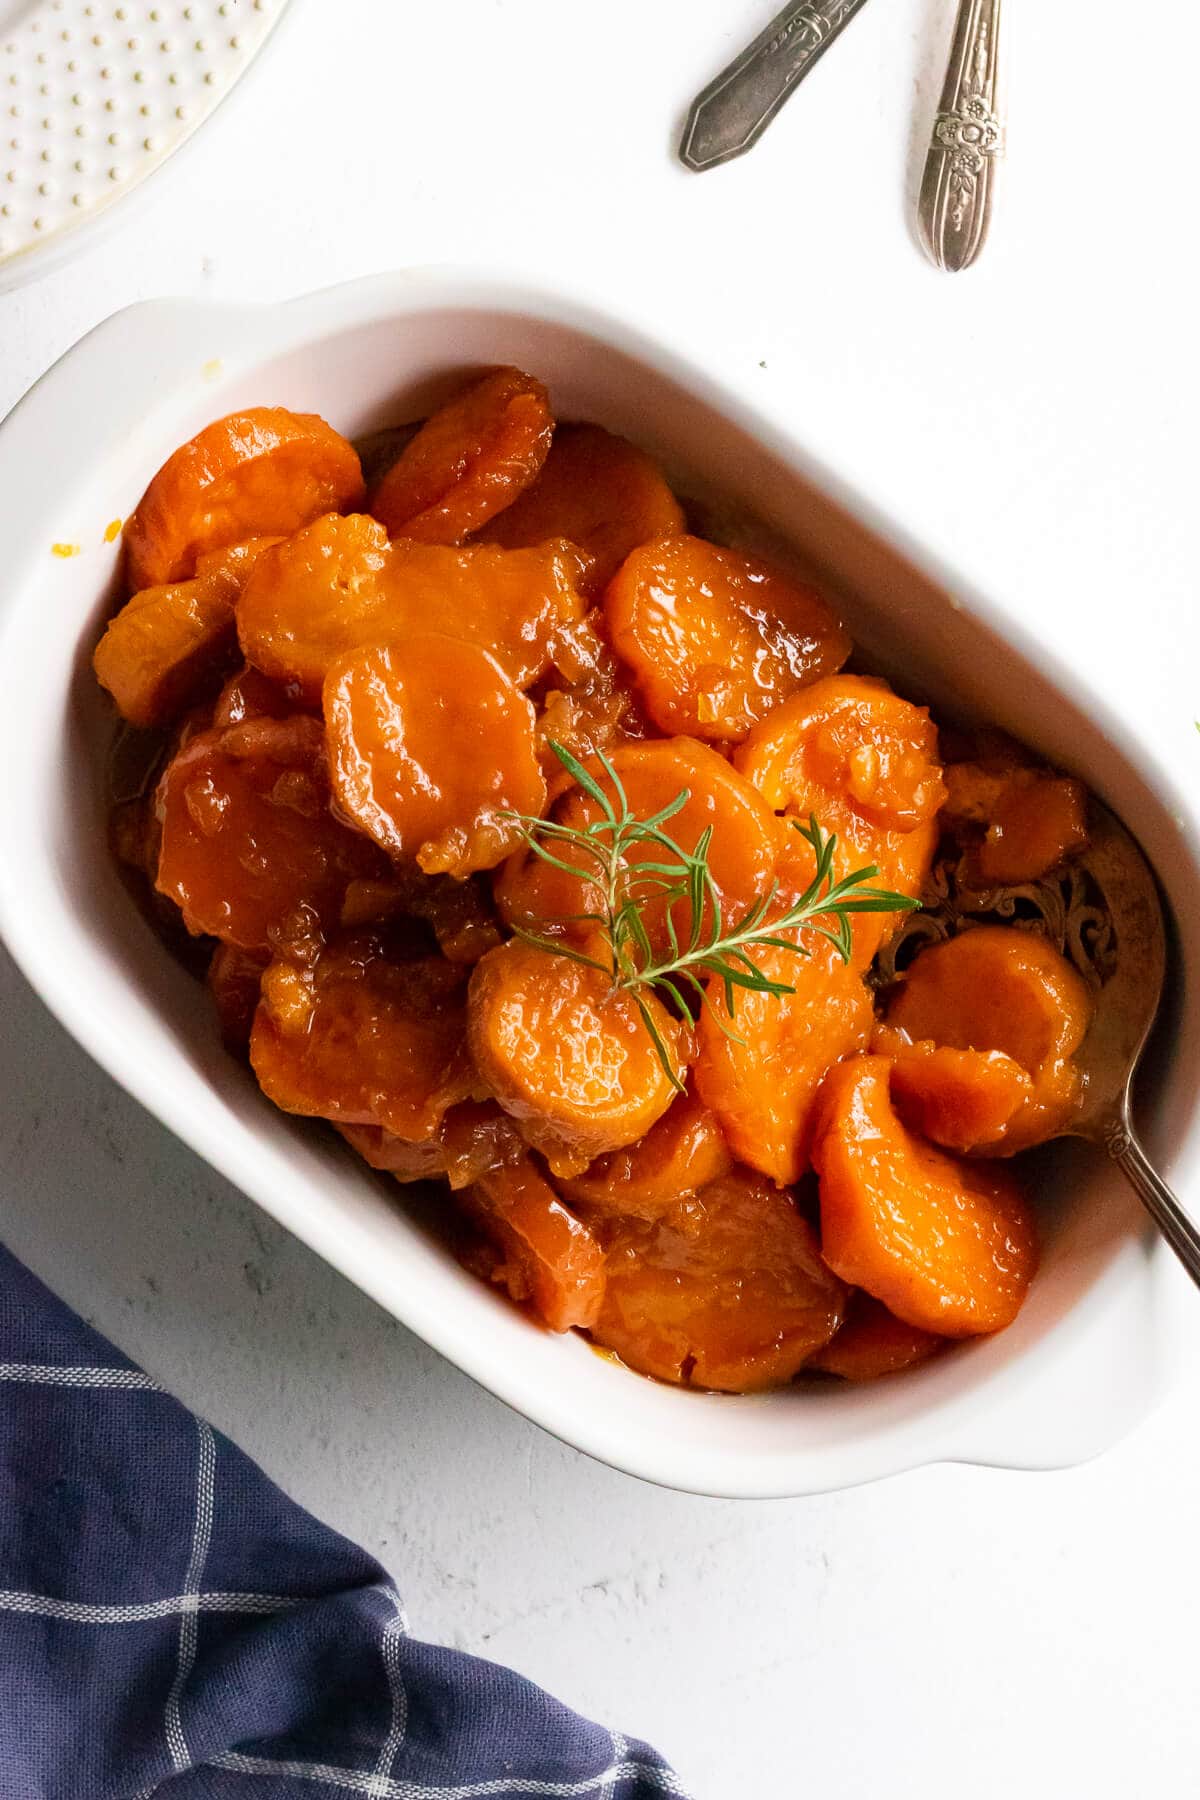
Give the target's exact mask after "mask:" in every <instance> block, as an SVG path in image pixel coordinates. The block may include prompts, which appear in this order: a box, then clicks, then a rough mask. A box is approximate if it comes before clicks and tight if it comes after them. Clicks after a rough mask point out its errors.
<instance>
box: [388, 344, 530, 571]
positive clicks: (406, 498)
mask: <svg viewBox="0 0 1200 1800" xmlns="http://www.w3.org/2000/svg"><path fill="white" fill-rule="evenodd" d="M553 430H554V420H553V418H552V417H551V413H550V401H549V396H548V395H547V393H546V390H545V388H544V387H543V386H542V384H541V382H540V381H535V380H534V379H533V377H532V376H531V375H523V374H522V373H521V371H520V369H511V368H504V369H493V370H492V371H491V373H490V374H488V375H485V376H484V377H483V379H482V380H481V381H476V382H473V383H472V384H471V386H469V387H467V388H465V389H464V390H463V391H462V392H461V393H459V394H457V395H456V396H455V398H454V399H453V400H451V401H449V403H448V404H447V405H445V406H442V407H439V408H438V410H437V411H436V412H435V413H432V414H431V415H430V417H429V418H428V419H427V420H426V421H425V423H424V425H422V427H421V429H420V430H419V431H418V432H417V433H416V435H415V437H413V438H412V439H411V440H410V442H409V443H408V444H406V445H405V447H404V449H403V450H402V451H401V452H400V454H399V456H398V457H397V458H396V460H395V462H393V464H392V465H391V467H390V468H389V469H388V470H387V472H386V473H385V474H384V475H383V477H382V478H381V480H380V481H379V482H378V484H377V485H376V487H375V489H374V491H373V493H372V495H371V500H370V510H371V512H372V513H373V514H374V515H375V517H376V518H377V519H379V520H381V521H382V523H383V524H384V525H386V526H387V529H388V531H389V532H390V534H391V535H392V536H393V537H407V538H419V539H421V540H422V541H423V542H425V543H430V544H461V542H462V540H463V539H464V538H465V537H469V536H470V534H471V532H473V531H478V530H479V527H480V526H481V525H484V524H486V523H487V521H488V520H489V519H490V518H492V517H493V515H494V514H495V513H498V512H500V511H501V510H502V508H504V507H506V506H510V505H511V504H512V502H513V501H514V500H515V499H516V497H517V495H518V494H520V493H522V492H523V491H524V489H526V488H527V487H528V486H529V484H530V482H531V481H532V480H533V479H534V477H535V476H536V475H537V473H538V470H539V469H540V468H541V466H542V464H543V463H544V462H545V460H546V453H547V452H548V450H549V448H550V438H551V434H552V433H553Z"/></svg>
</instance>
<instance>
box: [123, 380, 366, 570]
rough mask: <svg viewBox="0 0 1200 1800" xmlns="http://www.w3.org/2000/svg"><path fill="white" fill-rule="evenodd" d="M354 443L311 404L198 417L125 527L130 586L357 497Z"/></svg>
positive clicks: (346, 505)
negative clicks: (200, 421) (209, 419)
mask: <svg viewBox="0 0 1200 1800" xmlns="http://www.w3.org/2000/svg"><path fill="white" fill-rule="evenodd" d="M362 491H363V488H362V470H361V468H360V467H359V461H358V456H357V453H356V452H355V449H354V446H353V445H352V444H349V443H347V441H346V439H345V438H344V437H342V436H340V434H339V433H338V432H336V431H335V430H334V429H333V427H332V425H327V424H326V423H325V421H324V419H321V418H318V417H317V415H316V414H315V413H294V412H288V411H287V410H286V409H285V408H283V407H281V406H257V407H252V408H250V410H249V411H247V412H241V413H230V414H229V416H228V417H227V418H224V419H218V420H216V422H215V423H214V424H212V425H206V426H205V428H204V430H203V431H201V432H198V433H197V435H196V436H195V437H194V438H192V439H191V440H190V442H188V443H186V444H184V445H182V447H181V448H180V449H178V450H176V452H175V454H174V455H173V456H170V457H168V458H167V461H166V462H165V463H164V464H163V466H162V468H161V469H160V470H159V471H158V474H157V475H156V476H155V477H154V479H153V481H152V482H151V483H150V485H149V487H148V488H147V489H146V492H145V493H144V494H143V495H142V498H141V500H140V501H139V502H138V506H137V510H136V511H135V512H134V514H133V516H132V518H131V519H130V520H129V522H128V524H127V525H126V527H125V555H126V566H127V570H128V578H129V585H130V588H131V589H133V590H134V591H135V592H136V591H137V590H138V589H141V588H148V587H158V586H161V585H162V584H163V583H164V582H176V581H186V580H187V579H188V578H189V577H190V576H191V575H193V574H194V573H195V572H196V565H197V559H198V558H199V557H201V556H203V555H204V553H205V552H206V551H209V550H220V549H222V548H224V547H225V546H226V545H229V544H236V543H239V542H241V540H243V539H245V538H253V537H264V536H272V535H277V536H280V537H286V536H287V535H288V534H289V533H290V532H293V531H296V530H298V529H299V527H300V526H302V525H307V524H308V522H309V520H310V519H315V518H317V517H319V516H320V514H321V513H327V512H343V511H347V510H349V509H350V508H352V507H354V506H356V505H357V504H358V503H359V501H360V500H361V499H362Z"/></svg>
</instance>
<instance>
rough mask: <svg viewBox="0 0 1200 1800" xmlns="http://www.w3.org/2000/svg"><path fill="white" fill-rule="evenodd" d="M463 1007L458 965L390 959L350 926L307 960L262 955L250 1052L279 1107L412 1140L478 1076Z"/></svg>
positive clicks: (380, 941)
mask: <svg viewBox="0 0 1200 1800" xmlns="http://www.w3.org/2000/svg"><path fill="white" fill-rule="evenodd" d="M464 1009H465V983H464V979H463V971H462V970H461V969H456V968H454V967H453V966H452V965H451V964H450V963H447V962H443V961H442V959H441V958H440V957H421V958H417V959H415V960H412V961H407V962H404V961H395V960H394V959H393V957H392V956H391V955H390V954H389V946H388V943H387V939H386V937H385V936H384V935H383V934H381V933H378V932H361V933H351V934H349V935H348V936H347V937H345V938H342V939H339V940H337V941H336V942H335V943H333V944H331V945H329V946H328V947H327V948H325V949H323V950H321V951H320V953H319V954H318V955H317V956H316V957H315V959H313V960H311V961H299V960H296V959H294V958H292V957H277V958H276V959H275V961H274V962H272V963H271V965H270V967H269V968H268V969H267V971H266V973H265V974H264V975H263V979H262V999H261V1000H260V1002H259V1005H258V1010H257V1012H256V1013H255V1016H254V1029H253V1031H252V1033H251V1036H250V1061H251V1064H252V1066H253V1068H254V1072H255V1074H256V1075H257V1076H258V1080H259V1085H260V1087H261V1088H262V1090H263V1092H264V1093H265V1094H266V1095H267V1097H268V1099H270V1100H273V1101H274V1102H275V1104H276V1106H279V1107H282V1108H283V1110H284V1112H291V1113H302V1114H304V1115H306V1116H307V1117H310V1118H319V1119H332V1120H333V1121H334V1122H335V1123H336V1124H339V1125H378V1126H381V1127H382V1128H383V1129H384V1130H385V1131H390V1132H392V1133H394V1134H395V1136H397V1137H401V1138H407V1139H410V1140H411V1141H413V1142H414V1143H421V1142H424V1141H426V1140H428V1139H429V1138H432V1137H433V1136H434V1134H435V1133H436V1132H437V1129H438V1127H439V1125H440V1124H441V1122H442V1119H443V1117H444V1115H445V1113H446V1111H447V1109H448V1108H449V1107H451V1106H454V1105H455V1104H456V1103H457V1102H458V1101H460V1100H465V1099H467V1098H469V1097H470V1096H471V1094H472V1091H473V1089H474V1088H475V1086H476V1078H475V1075H474V1071H473V1070H472V1069H471V1066H470V1062H469V1059H468V1057H467V1054H466V1045H465V1041H464V1030H465V1023H466V1020H465V1010H464Z"/></svg>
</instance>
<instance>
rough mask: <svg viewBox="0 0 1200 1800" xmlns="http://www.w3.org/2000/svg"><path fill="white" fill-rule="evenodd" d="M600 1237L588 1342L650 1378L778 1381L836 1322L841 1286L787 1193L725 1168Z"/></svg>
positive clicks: (706, 1382) (742, 1385)
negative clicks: (604, 1268)
mask: <svg viewBox="0 0 1200 1800" xmlns="http://www.w3.org/2000/svg"><path fill="white" fill-rule="evenodd" d="M687 1205H688V1207H689V1208H691V1209H695V1210H696V1211H697V1212H698V1213H699V1215H700V1217H701V1220H702V1223H701V1224H700V1225H699V1226H697V1225H696V1224H695V1223H688V1222H686V1221H685V1222H680V1221H677V1220H676V1219H674V1218H672V1217H667V1218H664V1219H663V1220H661V1221H660V1222H659V1223H658V1224H657V1225H646V1224H643V1223H641V1222H639V1221H635V1220H631V1221H629V1222H628V1223H627V1224H626V1225H625V1226H624V1227H623V1228H622V1229H621V1230H620V1231H619V1232H618V1234H617V1235H616V1236H615V1237H614V1238H613V1239H612V1240H611V1241H610V1243H609V1247H608V1280H607V1283H606V1286H605V1293H604V1304H603V1306H602V1308H601V1311H600V1316H599V1318H598V1319H597V1321H596V1323H595V1324H594V1325H593V1327H592V1336H593V1338H594V1339H595V1341H596V1342H597V1343H598V1344H603V1345H605V1346H606V1347H607V1348H608V1349H610V1350H615V1351H616V1353H617V1355H618V1356H619V1357H620V1358H621V1359H622V1361H623V1362H625V1363H627V1364H628V1365H629V1367H630V1368H631V1369H640V1370H641V1371H642V1372H643V1373H644V1374H646V1375H656V1376H657V1377H658V1379H659V1380H660V1381H671V1382H678V1383H685V1384H688V1385H690V1386H693V1387H700V1388H716V1389H720V1390H722V1391H724V1392H727V1393H750V1392H753V1391H754V1390H756V1389H760V1388H768V1387H775V1386H777V1385H778V1384H779V1383H780V1382H784V1381H789V1380H790V1379H791V1377H792V1376H793V1375H794V1374H795V1373H796V1371H797V1370H798V1369H800V1368H801V1367H802V1366H803V1364H804V1363H805V1362H806V1361H807V1360H808V1358H809V1357H810V1356H811V1355H812V1354H813V1352H814V1350H816V1349H818V1348H819V1347H820V1346H821V1345H822V1344H825V1343H828V1341H829V1339H830V1338H831V1337H832V1336H833V1334H834V1332H835V1331H836V1330H837V1328H838V1326H839V1324H840V1323H841V1320H842V1314H843V1311H844V1309H845V1304H846V1290H845V1289H844V1287H843V1286H842V1284H841V1282H840V1281H839V1280H838V1279H837V1277H836V1276H834V1275H833V1274H831V1272H830V1270H829V1269H828V1268H827V1267H826V1265H825V1263H824V1262H823V1261H822V1259H821V1253H820V1250H819V1249H818V1247H817V1240H816V1237H815V1234H814V1233H813V1230H812V1227H811V1226H810V1225H809V1224H808V1222H807V1220H805V1219H803V1218H802V1217H801V1215H800V1214H799V1212H798V1211H797V1210H796V1206H795V1203H794V1201H793V1200H792V1199H791V1197H790V1196H789V1195H787V1194H781V1193H780V1192H779V1191H778V1190H777V1189H776V1188H773V1187H771V1186H770V1184H769V1183H767V1182H765V1181H763V1180H761V1179H760V1178H759V1177H758V1176H755V1175H751V1174H749V1173H748V1172H747V1171H745V1170H741V1169H735V1170H733V1172H732V1173H731V1174H728V1175H725V1176H722V1177H721V1179H720V1180H718V1181H714V1182H711V1183H710V1184H709V1186H707V1187H705V1188H702V1189H701V1191H700V1193H699V1194H698V1195H697V1196H696V1198H695V1199H694V1200H693V1201H691V1202H688V1203H687Z"/></svg>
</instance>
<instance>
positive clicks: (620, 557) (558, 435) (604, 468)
mask: <svg viewBox="0 0 1200 1800" xmlns="http://www.w3.org/2000/svg"><path fill="white" fill-rule="evenodd" d="M684 529H685V521H684V516H683V508H682V507H681V506H680V504H679V502H678V500H676V498H675V496H674V494H673V493H672V492H671V490H670V488H669V487H668V486H667V483H666V480H665V479H664V477H663V474H662V471H661V469H660V468H659V466H658V464H657V463H656V462H655V461H654V459H653V457H650V456H647V454H646V452H645V451H644V450H639V449H638V448H637V446H636V445H635V444H631V443H629V442H628V440H627V439H626V438H622V437H615V436H614V435H613V433H612V432H611V431H605V430H604V429H603V427H602V426H600V425H571V424H568V425H560V426H559V427H558V429H557V430H556V431H555V433H554V442H553V443H552V444H551V446H550V454H549V456H547V458H546V461H545V464H544V466H543V468H542V472H541V474H540V475H539V476H538V478H537V480H536V481H535V482H534V483H533V484H532V486H531V487H528V488H526V490H525V492H524V493H523V494H522V495H521V496H520V498H519V499H517V500H515V501H514V502H513V504H512V505H511V506H508V507H506V508H505V510H504V511H503V512H502V513H500V514H498V516H497V517H496V518H495V519H493V520H492V522H491V524H490V525H488V526H487V527H486V528H485V530H484V532H483V534H482V535H483V537H484V539H485V540H487V541H489V542H491V543H495V544H504V545H506V546H507V547H508V548H509V549H516V548H517V547H518V546H519V545H522V544H541V543H544V542H545V541H546V539H547V538H560V537H561V538H569V539H570V540H571V542H572V543H573V544H577V545H578V546H579V548H580V549H581V550H582V551H584V553H585V554H586V556H587V558H588V567H587V570H586V573H585V574H584V575H582V576H581V577H580V586H581V587H582V589H583V591H584V592H585V593H586V594H589V595H599V594H601V593H603V591H604V589H605V588H606V587H607V586H608V583H609V582H610V581H611V580H612V578H613V576H614V575H615V574H616V572H617V570H618V569H619V568H620V566H621V564H622V563H623V562H624V561H625V558H626V557H627V556H628V555H629V552H630V551H631V550H636V549H637V547H638V545H639V544H646V543H649V542H650V540H651V538H656V537H669V536H675V535H677V534H678V533H680V532H682V531H683V530H684Z"/></svg>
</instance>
